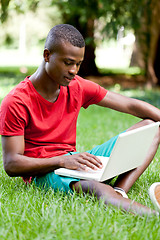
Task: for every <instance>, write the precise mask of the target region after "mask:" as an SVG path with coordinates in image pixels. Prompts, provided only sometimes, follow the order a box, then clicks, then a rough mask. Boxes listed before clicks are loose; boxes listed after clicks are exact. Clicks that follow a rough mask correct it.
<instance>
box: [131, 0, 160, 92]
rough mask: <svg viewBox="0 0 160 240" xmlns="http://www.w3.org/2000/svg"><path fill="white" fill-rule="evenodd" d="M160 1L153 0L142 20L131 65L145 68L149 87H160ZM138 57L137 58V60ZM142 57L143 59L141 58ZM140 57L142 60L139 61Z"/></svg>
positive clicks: (137, 32)
mask: <svg viewBox="0 0 160 240" xmlns="http://www.w3.org/2000/svg"><path fill="white" fill-rule="evenodd" d="M159 12H160V1H156V0H152V1H151V4H150V5H149V7H148V9H147V8H146V10H145V11H144V15H143V16H142V19H141V28H140V29H138V30H137V31H136V39H137V42H136V43H135V44H136V45H135V49H134V51H133V56H132V58H131V65H132V66H133V64H134V65H135V62H136V63H137V66H139V67H141V68H144V70H145V73H146V85H147V87H150V88H151V87H153V86H155V85H157V84H159V85H160V70H159V66H160V27H159V26H160V18H159ZM135 55H136V58H135ZM141 56H142V58H141ZM139 57H140V60H139Z"/></svg>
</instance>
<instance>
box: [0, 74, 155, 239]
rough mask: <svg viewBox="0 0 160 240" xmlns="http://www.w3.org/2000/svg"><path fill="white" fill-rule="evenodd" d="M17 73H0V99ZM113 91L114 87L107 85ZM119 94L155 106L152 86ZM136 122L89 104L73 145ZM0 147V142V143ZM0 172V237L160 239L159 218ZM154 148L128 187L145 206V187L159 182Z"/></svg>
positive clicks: (84, 145) (97, 140)
mask: <svg viewBox="0 0 160 240" xmlns="http://www.w3.org/2000/svg"><path fill="white" fill-rule="evenodd" d="M20 79H21V77H20V76H18V77H17V78H16V76H14V75H11V76H9V77H7V76H6V74H4V75H3V76H1V77H0V101H1V100H2V98H3V97H4V96H5V95H6V94H7V92H9V90H10V89H12V88H13V86H14V85H15V84H16V83H17V82H18V81H20ZM112 90H116V89H114V88H113V89H112ZM121 93H122V94H124V95H127V96H131V97H136V98H139V99H142V100H145V101H148V102H150V103H152V104H154V105H156V106H157V107H160V99H159V92H158V90H153V91H144V90H142V89H141V90H138V89H136V90H127V91H121ZM137 121H138V119H137V118H135V117H132V116H129V115H124V114H122V113H118V112H115V111H112V110H109V109H104V108H100V107H97V106H90V107H89V108H88V109H87V110H84V109H82V110H81V112H80V116H79V119H78V129H77V149H78V150H79V151H85V150H88V149H90V148H92V147H93V146H95V145H97V144H101V143H103V142H104V141H106V140H108V139H109V138H111V137H112V136H114V135H116V134H118V133H119V132H121V131H123V130H124V129H126V128H128V127H129V126H131V125H132V124H134V123H136V122H137ZM0 150H1V144H0ZM0 154H1V162H0V164H1V171H0V185H1V188H0V189H1V191H0V219H1V221H0V240H1V239H2V240H17V239H19V240H33V239H35V240H38V239H39V240H43V239H45V240H50V239H74V240H77V239H87V240H90V239H98V240H99V239H105V240H106V239H107V240H109V239H112V240H114V239H121V240H122V239H123V240H124V239H126V240H128V239H131V240H134V239H135V240H137V239H140V240H143V239H146V240H149V239H154V240H156V239H157V240H158V239H160V223H159V218H158V217H155V216H151V217H140V216H135V215H132V214H130V213H126V212H122V211H120V210H118V209H116V208H114V207H112V206H107V207H106V206H104V204H103V202H100V203H99V202H98V201H97V200H96V199H95V198H94V197H93V196H88V195H86V196H85V197H84V196H82V195H77V194H76V193H74V194H73V195H68V196H65V195H63V194H61V193H54V192H53V191H52V190H49V191H48V192H45V191H41V190H39V189H37V188H35V187H34V186H25V185H24V183H23V182H22V180H21V178H19V177H16V178H10V177H8V176H7V174H6V173H5V172H4V170H3V163H2V153H1V151H0ZM159 159H160V150H158V152H157V154H156V156H155V158H154V160H153V162H152V163H151V164H150V166H149V168H148V169H147V170H146V171H145V173H144V174H143V175H142V176H141V177H140V178H139V179H138V180H137V182H136V183H135V184H134V186H133V187H132V188H131V190H130V191H129V194H128V195H129V197H130V198H131V199H134V200H136V201H138V202H140V203H142V204H145V205H147V206H149V207H151V208H153V205H152V203H151V201H150V199H149V196H148V192H147V191H148V188H149V186H150V185H151V184H152V183H153V182H155V181H159V179H160V176H159V168H160V163H159Z"/></svg>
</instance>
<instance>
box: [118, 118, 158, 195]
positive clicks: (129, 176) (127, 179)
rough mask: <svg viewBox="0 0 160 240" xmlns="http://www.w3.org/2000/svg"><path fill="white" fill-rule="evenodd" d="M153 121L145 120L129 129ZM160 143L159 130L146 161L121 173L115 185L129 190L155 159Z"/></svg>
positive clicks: (126, 190)
mask: <svg viewBox="0 0 160 240" xmlns="http://www.w3.org/2000/svg"><path fill="white" fill-rule="evenodd" d="M151 123H153V121H152V120H143V121H141V122H139V123H137V124H135V125H134V126H132V127H131V128H129V129H128V130H127V131H130V130H133V129H136V128H139V127H142V126H145V125H148V124H151ZM159 143H160V130H159V131H158V132H157V134H156V136H155V138H154V140H153V143H152V145H151V147H150V149H149V152H148V154H147V157H146V159H145V161H144V163H143V164H142V165H141V166H139V167H138V168H136V169H133V170H131V171H129V172H127V173H124V174H121V175H120V176H119V177H118V178H117V180H116V182H115V185H114V187H118V188H122V189H123V190H124V191H125V192H126V193H127V192H128V191H129V189H130V188H131V187H132V185H133V184H134V183H135V181H136V180H137V179H138V178H139V177H140V176H141V174H142V173H143V172H144V171H145V169H146V168H147V167H148V166H149V164H150V163H151V161H152V160H153V158H154V156H155V154H156V151H157V149H158V146H159Z"/></svg>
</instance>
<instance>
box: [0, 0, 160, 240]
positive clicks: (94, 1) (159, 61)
mask: <svg viewBox="0 0 160 240" xmlns="http://www.w3.org/2000/svg"><path fill="white" fill-rule="evenodd" d="M0 11H1V13H0V14H1V15H0V18H1V23H0V101H2V99H3V98H4V96H5V95H6V94H7V93H8V92H9V91H10V90H11V89H12V88H13V87H14V86H15V85H16V84H17V83H18V82H20V81H21V80H23V79H24V77H25V76H26V75H29V74H32V73H33V72H34V71H35V70H36V68H37V67H38V65H39V64H40V63H41V61H42V54H43V47H44V42H45V38H46V35H47V33H48V31H49V30H50V28H51V27H53V26H54V25H56V24H59V23H70V24H72V25H74V26H75V27H76V28H78V29H79V30H80V32H81V33H82V34H83V36H84V37H85V41H86V54H85V61H84V63H83V65H82V67H81V69H80V73H79V74H80V75H81V76H84V77H85V78H87V79H90V80H92V81H95V82H97V83H99V84H100V85H102V86H104V87H106V88H109V89H110V90H113V91H116V92H119V93H122V94H124V95H126V96H129V97H134V98H138V99H142V100H145V101H147V102H149V103H152V104H153V105H155V106H157V107H158V108H159V107H160V97H159V86H160V18H159V12H160V1H158V0H139V1H138V0H113V1H111V0H59V1H56V0H49V1H46V0H41V1H39V0H35V1H33V0H23V1H22V0H1V2H0ZM138 120H139V119H137V118H135V117H132V116H126V115H124V114H122V113H117V112H114V111H112V110H109V109H107V110H106V109H103V108H100V109H99V108H98V107H97V106H91V107H90V108H89V109H88V110H87V111H85V110H83V109H82V111H81V112H80V116H79V119H78V129H77V149H78V150H79V151H85V150H86V149H90V148H92V147H93V146H94V145H98V144H101V143H103V142H104V141H106V140H107V139H109V138H111V137H112V136H114V135H116V134H118V133H119V132H121V131H123V130H124V129H126V128H128V127H129V126H130V125H132V124H134V123H135V122H137V121H138ZM104 133H105V134H104ZM0 150H1V144H0ZM0 156H1V171H0V179H1V180H0V185H1V191H0V218H1V221H0V239H47V240H48V239H113V240H114V239H147V240H148V239H159V238H160V227H159V219H158V218H157V217H140V216H135V215H132V214H128V213H125V212H122V211H120V210H117V209H114V208H113V207H112V206H109V207H108V208H105V207H104V204H103V202H102V203H100V204H99V203H98V202H97V201H96V199H95V198H94V197H90V196H85V197H83V196H81V195H80V196H78V195H76V194H73V196H70V195H69V196H64V195H63V194H61V193H53V191H51V190H50V191H48V192H44V191H41V190H39V189H35V188H34V187H33V186H32V187H29V186H25V185H24V184H23V182H22V180H21V178H18V177H17V178H9V177H8V176H7V175H6V173H5V172H4V170H3V163H2V151H1V152H0ZM159 159H160V150H159V151H158V152H157V154H156V156H155V158H154V160H153V162H152V163H151V165H150V166H149V168H148V169H147V170H146V171H145V173H144V174H143V175H142V176H141V177H140V178H139V179H138V181H137V182H136V183H135V184H134V186H133V187H132V189H131V190H130V191H129V197H130V198H132V199H133V200H136V201H139V202H141V203H142V204H145V205H147V206H149V207H151V208H153V205H152V203H151V201H150V199H149V197H148V193H147V191H148V188H149V186H150V185H151V184H152V183H153V182H155V181H159V179H160V175H159V169H160V164H159Z"/></svg>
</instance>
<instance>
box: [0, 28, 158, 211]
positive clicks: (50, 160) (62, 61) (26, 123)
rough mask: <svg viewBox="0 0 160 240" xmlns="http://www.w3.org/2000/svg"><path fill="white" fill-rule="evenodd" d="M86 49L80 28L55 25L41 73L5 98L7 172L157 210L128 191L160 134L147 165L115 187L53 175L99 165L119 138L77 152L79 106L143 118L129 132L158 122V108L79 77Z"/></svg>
mask: <svg viewBox="0 0 160 240" xmlns="http://www.w3.org/2000/svg"><path fill="white" fill-rule="evenodd" d="M84 51H85V43H84V39H83V37H82V35H81V34H80V33H79V31H78V30H77V29H75V28H74V27H73V26H71V25H68V24H61V25H57V26H55V27H53V28H52V29H51V30H50V32H49V34H48V36H47V39H46V43H45V48H44V52H43V61H42V63H41V65H40V66H39V68H38V69H37V71H36V72H35V73H34V74H33V75H31V76H29V77H27V78H26V79H25V80H24V81H22V82H21V83H19V84H18V85H17V86H16V87H15V88H14V89H13V90H12V91H11V92H10V93H9V94H8V95H7V96H6V97H5V99H4V100H3V102H2V105H1V116H0V134H1V135H2V148H3V161H4V168H5V171H6V172H7V174H8V175H9V176H11V177H14V176H22V177H23V178H24V180H25V181H27V180H29V181H30V180H31V179H32V181H34V182H35V184H36V185H37V186H48V187H51V188H53V189H54V190H57V189H60V190H62V191H64V192H68V191H72V190H73V189H74V190H75V191H77V192H79V191H80V190H81V189H82V191H83V192H84V193H86V192H89V193H90V194H93V193H94V194H95V195H96V196H97V198H98V199H103V200H104V202H105V203H106V204H109V203H111V204H113V205H114V206H117V207H121V208H123V209H125V210H127V211H131V212H136V213H138V214H151V213H152V214H156V212H155V211H151V210H150V209H149V208H147V207H145V206H143V205H141V204H139V203H136V202H133V201H131V200H129V199H127V195H126V193H127V192H128V190H129V189H130V188H131V186H132V185H133V183H134V182H135V181H136V180H137V179H138V177H139V176H140V175H141V174H142V173H143V171H144V170H145V169H146V168H147V166H148V165H149V164H150V162H151V161H152V159H153V157H154V155H155V153H156V151H157V148H158V145H159V135H160V134H159V132H157V135H156V137H155V138H154V142H153V144H152V147H151V149H150V151H149V153H148V156H147V158H146V160H145V161H144V164H143V165H142V166H140V167H138V168H137V169H134V170H132V171H130V172H127V173H125V174H122V175H121V176H119V177H118V179H117V181H116V183H115V186H114V187H115V189H114V188H112V187H111V186H109V185H106V184H104V183H99V182H96V181H87V180H78V179H73V178H68V177H60V176H58V175H56V174H55V173H54V170H55V169H57V168H59V167H65V168H69V169H77V170H86V167H90V168H92V169H97V168H101V167H102V164H101V162H100V160H99V159H98V158H97V157H96V156H98V155H105V156H108V155H110V153H111V150H112V148H113V145H114V143H115V141H116V139H117V137H115V138H113V139H111V140H110V141H108V142H107V143H104V144H103V145H101V146H97V147H95V148H93V149H92V150H90V151H87V152H84V153H77V152H76V122H77V117H78V114H79V111H80V108H81V107H84V108H87V107H88V106H89V105H91V104H97V105H99V106H103V107H106V108H112V109H114V110H117V111H120V112H124V113H128V114H132V115H134V116H137V117H139V118H141V119H144V120H142V121H141V122H139V123H137V124H136V125H134V126H132V127H131V128H129V129H128V130H127V131H129V130H131V129H134V128H137V127H141V126H144V125H146V124H150V123H152V122H153V121H160V110H159V109H157V108H155V107H154V106H152V105H150V104H148V103H145V102H142V101H139V100H135V99H131V98H127V97H124V96H122V95H119V94H116V93H113V92H110V91H107V90H105V89H104V88H102V87H100V86H99V85H97V84H95V83H93V82H91V81H87V80H85V79H82V78H81V77H79V76H77V73H78V70H79V68H80V65H81V63H82V61H83V58H84ZM123 196H124V197H123Z"/></svg>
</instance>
